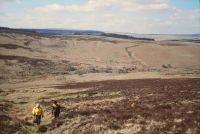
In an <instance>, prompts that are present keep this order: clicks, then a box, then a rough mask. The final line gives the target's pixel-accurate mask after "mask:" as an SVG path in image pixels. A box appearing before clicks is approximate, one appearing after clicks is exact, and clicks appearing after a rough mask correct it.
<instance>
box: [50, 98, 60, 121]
mask: <svg viewBox="0 0 200 134" xmlns="http://www.w3.org/2000/svg"><path fill="white" fill-rule="evenodd" d="M52 115H53V116H54V118H57V117H59V115H60V105H59V104H58V103H57V101H54V102H53V105H52Z"/></svg>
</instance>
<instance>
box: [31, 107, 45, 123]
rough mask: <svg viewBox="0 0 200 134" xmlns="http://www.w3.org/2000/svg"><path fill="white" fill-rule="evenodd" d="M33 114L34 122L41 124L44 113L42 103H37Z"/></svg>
mask: <svg viewBox="0 0 200 134" xmlns="http://www.w3.org/2000/svg"><path fill="white" fill-rule="evenodd" d="M32 114H33V116H34V123H36V124H37V125H40V122H41V118H42V117H43V116H44V115H43V109H42V108H41V106H40V104H36V106H35V107H34V108H33V110H32Z"/></svg>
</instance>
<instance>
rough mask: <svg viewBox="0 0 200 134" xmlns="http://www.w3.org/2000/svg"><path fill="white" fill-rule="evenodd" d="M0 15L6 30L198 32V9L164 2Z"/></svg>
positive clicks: (100, 0) (102, 0) (94, 3)
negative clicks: (180, 7)
mask: <svg viewBox="0 0 200 134" xmlns="http://www.w3.org/2000/svg"><path fill="white" fill-rule="evenodd" d="M0 14H1V13H0ZM2 14H4V15H1V16H0V25H1V26H10V27H29V28H69V29H93V30H103V31H114V32H115V31H116V32H133V33H199V32H200V31H199V30H200V24H199V23H200V18H199V17H200V15H199V14H200V9H195V10H180V9H176V8H174V7H171V6H170V5H169V2H168V0H123V1H122V0H89V1H88V2H86V3H85V4H82V5H75V4H74V5H60V4H56V3H54V4H50V5H46V6H44V7H37V8H34V9H27V11H25V12H24V13H23V14H19V13H18V14H17V13H12V14H9V13H6V14H5V13H4V12H2Z"/></svg>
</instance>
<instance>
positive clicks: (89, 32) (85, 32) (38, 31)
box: [0, 27, 154, 41]
mask: <svg viewBox="0 0 200 134" xmlns="http://www.w3.org/2000/svg"><path fill="white" fill-rule="evenodd" d="M3 31H6V32H17V33H21V32H24V33H33V34H40V35H45V36H51V35H52V36H56V35H63V36H68V35H90V36H105V37H112V38H119V39H132V40H148V41H154V39H153V38H143V37H134V36H131V35H125V34H116V33H105V32H102V31H95V30H64V29H11V28H7V27H0V32H3Z"/></svg>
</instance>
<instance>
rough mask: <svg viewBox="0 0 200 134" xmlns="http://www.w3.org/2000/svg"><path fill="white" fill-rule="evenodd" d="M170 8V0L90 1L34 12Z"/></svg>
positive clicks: (58, 5)
mask: <svg viewBox="0 0 200 134" xmlns="http://www.w3.org/2000/svg"><path fill="white" fill-rule="evenodd" d="M170 8H171V7H170V6H169V4H168V0H148V1H147V0H143V1H141V0H123V1H121V0H89V1H88V2H87V3H86V4H84V5H60V4H50V5H47V6H44V7H37V8H35V9H34V10H35V11H37V12H61V11H68V12H90V11H103V10H112V9H117V10H122V11H159V10H167V9H170Z"/></svg>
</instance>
